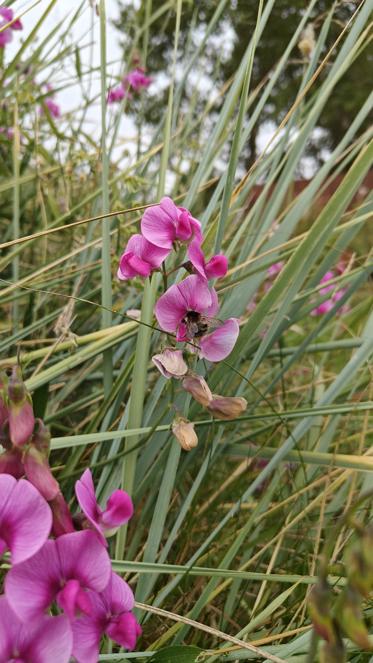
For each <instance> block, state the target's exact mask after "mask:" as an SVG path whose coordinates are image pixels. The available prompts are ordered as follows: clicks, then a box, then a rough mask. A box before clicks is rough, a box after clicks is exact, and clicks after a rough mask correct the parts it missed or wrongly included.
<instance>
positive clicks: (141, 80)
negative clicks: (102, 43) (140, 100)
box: [124, 67, 153, 92]
mask: <svg viewBox="0 0 373 663" xmlns="http://www.w3.org/2000/svg"><path fill="white" fill-rule="evenodd" d="M124 81H125V82H127V83H128V84H129V85H130V87H132V88H133V89H134V90H136V92H138V91H139V90H141V88H147V87H149V85H150V84H151V82H152V81H153V79H152V78H151V77H150V76H146V74H145V70H144V69H143V68H142V67H136V69H133V70H132V71H130V72H129V73H128V74H127V76H125V77H124Z"/></svg>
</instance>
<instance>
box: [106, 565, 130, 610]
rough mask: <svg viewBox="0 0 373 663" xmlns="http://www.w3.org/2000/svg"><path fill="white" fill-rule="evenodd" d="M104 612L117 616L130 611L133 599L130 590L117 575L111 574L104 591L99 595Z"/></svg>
mask: <svg viewBox="0 0 373 663" xmlns="http://www.w3.org/2000/svg"><path fill="white" fill-rule="evenodd" d="M100 596H101V598H102V600H103V601H104V603H105V605H106V612H110V613H111V614H116V615H119V614H120V613H121V612H128V611H129V610H132V608H133V606H134V604H135V599H134V596H133V592H132V589H131V588H130V586H129V585H128V584H127V583H126V581H125V580H123V578H121V577H120V576H119V575H118V574H117V573H112V574H111V578H110V581H109V583H108V585H107V587H106V589H105V590H104V591H103V592H102V593H101V595H100Z"/></svg>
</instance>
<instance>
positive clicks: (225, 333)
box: [200, 318, 239, 361]
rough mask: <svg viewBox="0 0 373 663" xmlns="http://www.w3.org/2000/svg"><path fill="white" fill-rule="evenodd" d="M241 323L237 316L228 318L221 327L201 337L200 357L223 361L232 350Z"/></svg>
mask: <svg viewBox="0 0 373 663" xmlns="http://www.w3.org/2000/svg"><path fill="white" fill-rule="evenodd" d="M238 333H239V325H238V321H237V320H236V318H228V320H226V321H225V322H224V323H223V324H222V325H221V327H218V329H215V331H213V332H212V333H211V334H207V336H203V337H202V338H201V339H200V348H201V350H200V357H205V358H206V359H208V360H209V361H221V360H222V359H225V357H228V355H229V354H230V353H231V352H232V350H233V348H234V345H235V343H236V341H237V337H238Z"/></svg>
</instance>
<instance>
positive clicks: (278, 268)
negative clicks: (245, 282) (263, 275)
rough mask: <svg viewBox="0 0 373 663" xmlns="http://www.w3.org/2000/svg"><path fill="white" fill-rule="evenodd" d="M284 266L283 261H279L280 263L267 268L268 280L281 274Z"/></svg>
mask: <svg viewBox="0 0 373 663" xmlns="http://www.w3.org/2000/svg"><path fill="white" fill-rule="evenodd" d="M284 264H285V263H284V261H283V260H280V262H274V263H273V265H271V266H270V267H268V269H267V274H268V276H269V278H270V279H272V278H273V277H274V276H277V274H278V273H279V272H281V270H282V268H283V266H284Z"/></svg>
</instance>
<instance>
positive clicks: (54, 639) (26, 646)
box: [0, 596, 72, 663]
mask: <svg viewBox="0 0 373 663" xmlns="http://www.w3.org/2000/svg"><path fill="white" fill-rule="evenodd" d="M71 651H72V632H71V628H70V624H69V622H68V620H67V619H66V617H63V616H60V617H47V616H44V615H43V616H42V617H40V619H39V620H38V621H37V622H34V623H33V624H22V623H21V622H20V621H19V620H18V618H17V616H16V615H15V614H14V612H13V611H12V610H11V607H10V606H9V603H8V601H7V600H6V597H5V596H0V661H1V662H2V663H3V662H4V663H5V662H6V661H10V660H12V661H13V660H14V661H33V662H35V663H51V661H53V663H68V661H69V660H70V656H71Z"/></svg>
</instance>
